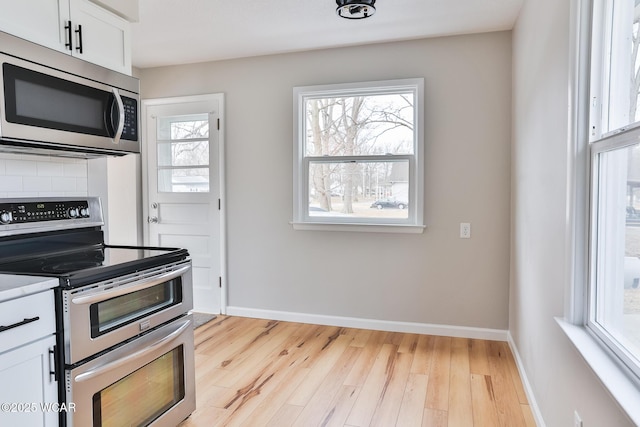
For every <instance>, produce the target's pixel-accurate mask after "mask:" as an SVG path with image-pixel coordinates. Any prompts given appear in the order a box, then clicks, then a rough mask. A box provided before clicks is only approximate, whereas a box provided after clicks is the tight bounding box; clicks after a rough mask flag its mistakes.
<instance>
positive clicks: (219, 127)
mask: <svg viewBox="0 0 640 427" xmlns="http://www.w3.org/2000/svg"><path fill="white" fill-rule="evenodd" d="M218 130H220V119H218Z"/></svg>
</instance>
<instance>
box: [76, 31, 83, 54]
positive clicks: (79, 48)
mask: <svg viewBox="0 0 640 427" xmlns="http://www.w3.org/2000/svg"><path fill="white" fill-rule="evenodd" d="M76 34H77V35H78V46H76V50H77V51H78V53H82V25H78V29H77V30H76Z"/></svg>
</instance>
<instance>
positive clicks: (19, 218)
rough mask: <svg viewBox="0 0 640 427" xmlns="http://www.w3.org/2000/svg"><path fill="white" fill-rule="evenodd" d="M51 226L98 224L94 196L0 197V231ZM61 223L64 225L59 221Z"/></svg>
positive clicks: (99, 212) (98, 210) (99, 216)
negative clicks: (56, 197)
mask: <svg viewBox="0 0 640 427" xmlns="http://www.w3.org/2000/svg"><path fill="white" fill-rule="evenodd" d="M54 221H55V224H56V225H55V228H57V229H59V228H64V227H65V225H67V226H69V227H78V226H87V225H101V224H100V223H101V222H102V208H101V205H100V200H99V199H98V198H95V197H89V198H87V199H72V198H60V199H55V198H41V199H10V200H9V199H4V200H2V201H0V235H2V233H1V231H2V230H9V229H16V228H21V227H24V228H33V227H40V228H46V227H49V225H48V224H51V225H52V226H53V224H54V223H53V222H54ZM61 224H65V225H61Z"/></svg>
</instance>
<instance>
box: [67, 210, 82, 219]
mask: <svg viewBox="0 0 640 427" xmlns="http://www.w3.org/2000/svg"><path fill="white" fill-rule="evenodd" d="M67 214H68V215H69V218H77V217H78V215H79V214H80V213H79V212H78V208H69V210H68V211H67Z"/></svg>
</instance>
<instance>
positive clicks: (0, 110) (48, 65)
mask: <svg viewBox="0 0 640 427" xmlns="http://www.w3.org/2000/svg"><path fill="white" fill-rule="evenodd" d="M0 82H1V84H0V151H9V152H31V153H36V154H41V153H42V154H53V155H67V156H80V157H95V156H103V155H124V154H128V153H139V152H140V137H139V120H138V116H139V87H140V84H139V81H138V79H136V78H134V77H131V76H127V75H124V74H121V73H118V72H116V71H112V70H108V69H106V68H103V67H100V66H97V65H94V64H91V63H88V62H86V61H83V60H81V59H78V58H73V57H71V56H69V55H67V54H64V53H62V52H58V51H55V50H52V49H49V48H46V47H43V46H39V45H37V44H34V43H31V42H28V41H26V40H23V39H20V38H17V37H14V36H11V35H9V34H6V33H2V32H0Z"/></svg>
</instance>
